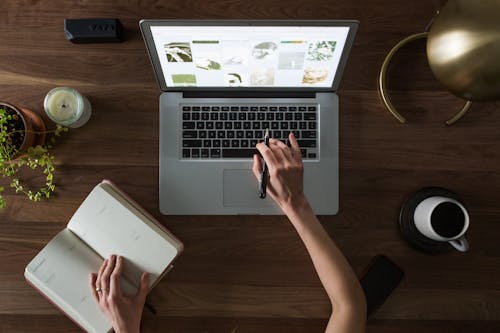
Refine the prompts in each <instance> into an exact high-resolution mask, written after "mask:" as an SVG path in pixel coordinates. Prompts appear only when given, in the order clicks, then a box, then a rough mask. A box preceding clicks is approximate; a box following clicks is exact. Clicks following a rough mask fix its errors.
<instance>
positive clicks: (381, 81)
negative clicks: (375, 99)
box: [378, 32, 472, 125]
mask: <svg viewBox="0 0 500 333" xmlns="http://www.w3.org/2000/svg"><path fill="white" fill-rule="evenodd" d="M427 35H428V33H427V32H421V33H417V34H413V35H411V36H408V37H406V38H404V39H402V40H401V41H400V42H399V43H397V44H396V45H395V46H394V47H393V48H392V49H391V50H390V51H389V53H388V54H387V56H386V57H385V59H384V62H383V63H382V67H381V68H380V73H379V76H378V91H379V93H380V97H381V99H382V102H383V103H384V105H385V107H386V108H387V109H388V110H389V112H390V113H391V114H392V115H393V116H394V118H396V119H397V120H398V121H399V122H400V123H403V124H404V123H406V118H405V117H403V116H402V115H401V114H400V113H399V112H398V111H397V110H396V108H395V107H394V105H393V104H392V103H391V100H390V99H389V94H388V92H387V69H388V68H389V64H390V62H391V60H392V58H393V57H394V55H395V54H396V52H397V51H399V49H401V48H402V47H403V46H405V45H406V44H408V43H410V42H412V41H414V40H417V39H421V38H427ZM471 105H472V102H471V101H467V102H466V103H465V105H464V107H463V108H462V109H461V110H460V111H459V112H458V113H457V114H456V115H455V116H453V117H452V118H451V119H449V120H447V121H446V125H452V124H453V123H455V122H456V121H457V120H459V119H460V118H462V117H463V116H464V114H465V113H466V112H467V111H468V110H469V109H470V107H471Z"/></svg>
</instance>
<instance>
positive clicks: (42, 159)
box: [0, 108, 68, 209]
mask: <svg viewBox="0 0 500 333" xmlns="http://www.w3.org/2000/svg"><path fill="white" fill-rule="evenodd" d="M10 121H13V116H12V115H11V114H8V113H7V110H6V109H4V108H0V173H1V174H2V177H3V178H5V177H9V178H11V182H10V187H12V188H14V189H15V191H16V193H24V194H25V195H26V196H27V197H28V198H29V199H30V200H32V201H40V200H41V199H42V198H49V197H50V195H51V194H52V192H54V190H55V184H54V182H53V180H54V172H55V166H54V155H52V154H51V153H50V151H49V149H51V148H52V147H53V145H54V144H55V142H56V139H57V138H58V137H60V136H61V134H62V133H64V132H67V131H68V128H67V127H64V126H61V125H57V127H56V129H55V130H54V131H47V132H46V133H52V135H51V137H50V138H49V139H48V142H47V143H46V144H45V145H37V146H33V147H29V148H28V149H27V150H26V152H25V153H22V154H21V155H20V156H17V154H18V149H19V147H16V146H15V145H14V144H13V140H12V136H13V135H14V134H15V133H16V132H17V133H18V132H23V131H25V130H15V131H12V129H10V128H9V126H8V125H9V122H10ZM37 133H38V132H37ZM22 167H28V168H30V169H32V170H35V169H37V168H41V170H42V172H43V174H44V175H45V185H44V186H42V187H41V188H39V189H38V190H36V191H34V190H31V189H29V188H27V187H26V186H25V185H24V183H23V181H22V180H21V179H20V178H19V177H17V174H18V172H19V170H20V169H21V168H22ZM3 191H4V187H2V186H0V209H1V208H4V207H5V205H6V202H5V198H4V197H3V196H2V194H1V193H2V192H3Z"/></svg>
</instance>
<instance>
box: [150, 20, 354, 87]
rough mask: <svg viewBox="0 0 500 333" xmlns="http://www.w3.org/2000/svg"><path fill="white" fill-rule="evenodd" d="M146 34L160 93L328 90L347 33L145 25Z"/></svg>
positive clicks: (329, 29)
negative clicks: (163, 90) (187, 89)
mask: <svg viewBox="0 0 500 333" xmlns="http://www.w3.org/2000/svg"><path fill="white" fill-rule="evenodd" d="M150 29H151V30H150V31H151V37H152V40H153V42H154V48H155V49H156V56H157V59H158V61H159V63H160V66H161V72H162V74H163V80H164V81H163V82H164V83H165V85H166V87H224V88H231V87H248V88H254V87H262V88H273V87H282V88H307V87H310V88H321V87H322V88H329V87H332V85H333V83H334V80H335V77H336V73H337V69H338V68H339V64H340V63H341V59H342V54H343V50H344V47H345V46H346V41H347V38H348V34H349V29H351V28H350V26H349V25H346V26H227V25H220V26H212V25H209V26H206V25H200V26H186V25H159V26H155V25H151V27H150ZM150 52H153V50H150ZM340 67H342V66H340ZM160 74H161V73H160ZM160 74H158V73H157V75H160ZM160 79H161V78H160Z"/></svg>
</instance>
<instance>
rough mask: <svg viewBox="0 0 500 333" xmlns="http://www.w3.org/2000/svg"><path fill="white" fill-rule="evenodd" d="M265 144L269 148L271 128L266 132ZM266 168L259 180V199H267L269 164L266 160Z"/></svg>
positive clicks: (263, 168) (264, 167)
mask: <svg viewBox="0 0 500 333" xmlns="http://www.w3.org/2000/svg"><path fill="white" fill-rule="evenodd" d="M264 143H265V144H266V146H268V147H269V128H266V132H265V134H264ZM262 160H263V161H264V166H263V167H262V173H261V174H260V180H259V198H261V199H265V197H266V189H267V164H266V161H265V160H264V159H262Z"/></svg>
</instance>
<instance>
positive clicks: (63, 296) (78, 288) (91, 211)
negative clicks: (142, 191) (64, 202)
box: [24, 180, 183, 332]
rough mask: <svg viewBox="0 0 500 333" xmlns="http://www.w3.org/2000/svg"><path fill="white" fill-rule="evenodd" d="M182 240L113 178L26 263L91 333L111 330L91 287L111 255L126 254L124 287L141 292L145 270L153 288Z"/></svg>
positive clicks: (40, 285)
mask: <svg viewBox="0 0 500 333" xmlns="http://www.w3.org/2000/svg"><path fill="white" fill-rule="evenodd" d="M182 250H183V244H182V243H181V242H180V241H179V240H178V239H177V238H176V237H175V236H174V235H172V234H171V233H170V232H169V231H168V230H166V229H165V228H163V226H162V225H161V224H160V223H159V222H158V221H156V220H155V219H154V218H153V217H152V216H151V215H150V214H148V213H147V212H146V211H145V210H144V209H142V208H141V207H140V206H139V205H138V204H136V203H135V202H134V201H133V200H132V199H131V198H129V197H128V196H127V195H126V194H125V193H123V192H122V191H120V190H119V189H118V188H117V187H116V186H115V185H113V184H112V183H111V182H109V181H106V180H105V181H103V182H102V183H100V184H98V185H97V186H96V187H95V188H94V189H93V190H92V191H91V192H90V194H89V195H88V196H87V198H86V199H85V200H84V201H83V203H82V204H81V205H80V207H79V208H78V210H77V211H76V212H75V214H74V215H73V217H72V218H71V220H70V221H69V223H68V225H67V227H66V228H65V229H63V230H62V231H61V232H59V233H58V234H57V235H56V236H55V237H54V238H53V239H52V240H51V241H50V242H49V243H48V244H47V245H46V246H45V247H44V248H43V249H42V250H41V251H40V253H38V254H37V255H36V257H35V258H34V259H33V260H32V261H31V262H30V263H29V264H28V266H27V267H26V269H25V273H24V276H25V278H26V280H27V281H28V282H29V283H30V284H31V285H32V286H33V287H35V289H37V290H38V291H39V292H40V293H41V294H42V295H44V296H45V297H47V298H48V299H49V301H51V302H52V303H53V304H54V305H55V306H56V307H58V308H59V309H60V310H61V311H63V312H64V313H65V314H66V315H67V316H68V317H69V318H71V319H72V320H73V321H75V322H76V323H77V324H78V325H79V326H81V327H82V328H83V329H85V330H87V331H89V332H109V331H111V330H112V326H111V323H110V322H109V321H108V319H107V318H106V317H105V316H104V314H102V312H101V311H100V309H99V307H98V305H97V303H96V301H95V300H94V298H93V297H92V293H91V290H90V287H89V274H90V273H91V272H97V271H98V269H99V267H100V266H101V264H102V262H103V260H104V258H107V257H109V256H110V255H111V254H116V255H121V256H123V257H124V258H125V265H124V271H123V279H122V289H123V291H124V293H125V294H128V295H132V294H135V293H136V292H137V289H138V286H139V281H140V276H141V274H142V272H143V271H146V272H149V273H150V289H151V288H153V287H154V285H156V283H158V282H159V281H160V279H161V278H162V277H163V276H164V275H165V274H166V273H167V272H168V271H169V270H170V268H171V267H172V262H173V261H174V259H175V258H176V257H177V256H178V255H179V254H180V253H181V252H182Z"/></svg>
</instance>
